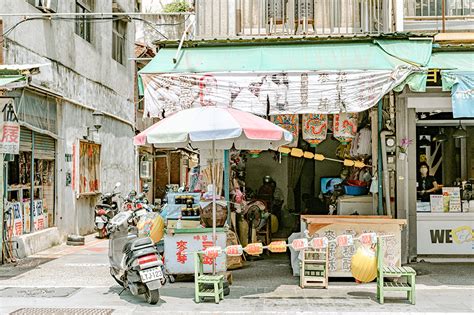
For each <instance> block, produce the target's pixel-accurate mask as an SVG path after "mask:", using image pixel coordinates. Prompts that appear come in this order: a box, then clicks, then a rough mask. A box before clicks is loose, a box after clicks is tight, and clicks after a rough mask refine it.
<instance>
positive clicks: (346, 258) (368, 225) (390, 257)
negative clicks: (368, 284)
mask: <svg viewBox="0 0 474 315" xmlns="http://www.w3.org/2000/svg"><path fill="white" fill-rule="evenodd" d="M301 225H302V227H301V230H302V231H304V230H306V229H307V230H308V232H309V235H311V236H312V237H327V238H328V240H329V241H331V240H334V239H336V238H337V237H338V236H340V235H348V234H349V235H352V236H353V237H354V238H356V237H359V236H360V235H361V234H363V233H368V232H374V233H376V234H377V235H378V236H384V235H390V236H391V237H385V238H383V241H384V242H385V244H384V246H385V248H386V250H385V257H384V261H385V263H386V264H387V265H389V266H390V265H392V266H400V265H401V229H402V228H403V226H404V225H406V220H401V219H392V218H390V217H388V216H326V215H302V216H301ZM355 252H356V246H355V244H354V245H352V246H346V247H337V246H336V245H335V244H331V243H330V245H329V257H328V260H329V264H328V270H329V276H330V277H352V273H351V258H352V256H353V255H354V254H355Z"/></svg>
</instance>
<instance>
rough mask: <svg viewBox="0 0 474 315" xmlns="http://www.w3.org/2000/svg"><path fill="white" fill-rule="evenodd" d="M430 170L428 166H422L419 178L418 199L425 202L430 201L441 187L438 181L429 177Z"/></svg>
mask: <svg viewBox="0 0 474 315" xmlns="http://www.w3.org/2000/svg"><path fill="white" fill-rule="evenodd" d="M429 173H430V168H429V166H428V164H426V163H421V164H420V176H419V178H418V189H417V190H418V197H419V198H420V199H421V201H423V202H429V201H430V195H431V194H433V193H434V192H436V191H437V190H438V189H439V187H438V183H437V182H436V179H435V178H434V177H433V176H430V175H429Z"/></svg>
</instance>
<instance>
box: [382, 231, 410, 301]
mask: <svg viewBox="0 0 474 315" xmlns="http://www.w3.org/2000/svg"><path fill="white" fill-rule="evenodd" d="M383 256H384V253H383V248H382V242H381V240H380V239H378V241H377V299H378V300H379V303H380V304H383V303H384V295H385V291H406V292H407V299H408V300H409V301H410V302H411V304H415V277H416V271H415V270H414V269H413V268H411V267H389V266H384V263H383ZM385 277H387V278H400V277H406V280H405V281H406V282H389V281H385ZM402 281H404V279H402Z"/></svg>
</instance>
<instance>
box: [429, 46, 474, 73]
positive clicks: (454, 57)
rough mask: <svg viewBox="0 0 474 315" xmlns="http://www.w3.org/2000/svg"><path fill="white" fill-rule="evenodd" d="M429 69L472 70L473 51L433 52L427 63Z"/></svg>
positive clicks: (473, 66) (473, 62) (473, 61)
mask: <svg viewBox="0 0 474 315" xmlns="http://www.w3.org/2000/svg"><path fill="white" fill-rule="evenodd" d="M428 68H430V69H441V70H464V71H474V52H472V51H459V52H434V53H433V54H432V55H431V60H430V62H429V63H428Z"/></svg>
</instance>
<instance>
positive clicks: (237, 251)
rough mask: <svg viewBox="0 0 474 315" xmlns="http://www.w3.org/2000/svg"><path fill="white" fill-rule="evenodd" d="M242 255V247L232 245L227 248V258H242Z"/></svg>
mask: <svg viewBox="0 0 474 315" xmlns="http://www.w3.org/2000/svg"><path fill="white" fill-rule="evenodd" d="M242 253H243V248H242V245H230V246H227V247H226V248H225V254H226V255H227V256H240V255H242Z"/></svg>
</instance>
